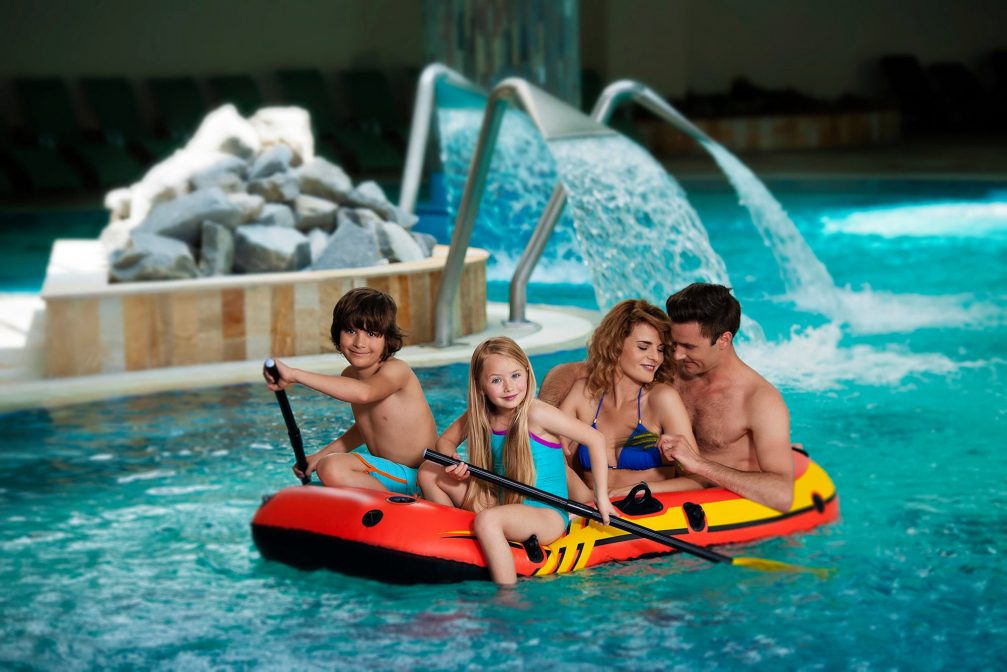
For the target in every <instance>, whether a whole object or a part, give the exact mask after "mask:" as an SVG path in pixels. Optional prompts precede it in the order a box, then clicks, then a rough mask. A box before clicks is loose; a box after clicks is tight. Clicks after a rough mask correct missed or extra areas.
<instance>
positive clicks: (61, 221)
mask: <svg viewBox="0 0 1007 672" xmlns="http://www.w3.org/2000/svg"><path fill="white" fill-rule="evenodd" d="M106 224H108V213H107V212H106V211H104V210H102V209H100V208H88V207H81V208H76V209H62V210H15V211H0V249H2V250H3V251H4V263H3V264H0V292H38V291H39V290H40V289H42V281H43V280H44V279H45V269H46V266H47V265H48V263H49V252H50V251H51V249H52V241H53V240H55V239H56V238H97V237H98V234H99V233H100V232H101V230H102V228H104V226H105V225H106Z"/></svg>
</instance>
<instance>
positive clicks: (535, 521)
mask: <svg viewBox="0 0 1007 672" xmlns="http://www.w3.org/2000/svg"><path fill="white" fill-rule="evenodd" d="M473 529H474V530H475V533H476V537H477V538H478V539H479V544H480V546H482V549H483V554H484V555H485V556H486V564H487V565H489V570H490V576H491V577H492V578H493V580H494V581H495V582H497V583H498V584H501V585H510V584H513V583H516V582H517V572H516V571H515V569H514V555H513V553H512V552H511V548H510V544H509V543H508V540H514V541H524V540H525V539H527V538H528V537H530V536H531V535H533V534H534V535H537V536H538V539H539V542H541V543H543V544H550V543H552V542H554V541H556V540H557V539H558V538H559V537H560V535H562V534H563V532H565V531H566V521H565V520H563V516H561V515H560V514H559V512H557V511H555V510H554V509H547V508H542V507H537V506H527V505H525V504H507V505H504V506H494V507H493V508H490V509H486V510H485V511H481V512H480V513H479V514H478V515H476V519H475V523H474V525H473Z"/></svg>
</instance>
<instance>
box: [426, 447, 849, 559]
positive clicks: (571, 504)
mask: <svg viewBox="0 0 1007 672" xmlns="http://www.w3.org/2000/svg"><path fill="white" fill-rule="evenodd" d="M423 459H425V460H430V461H431V462H434V463H435V464H439V465H441V466H444V467H450V466H453V465H456V464H461V460H456V459H454V458H453V457H448V456H447V455H445V454H443V453H438V452H437V451H435V450H429V449H428V450H424V451H423ZM468 468H469V473H470V474H472V475H473V476H475V477H476V478H479V479H482V480H484V481H487V482H489V483H493V484H494V485H499V486H500V487H503V488H507V489H508V490H513V491H514V492H517V493H519V494H521V495H524V496H525V497H531V498H532V499H535V500H538V501H540V502H543V503H545V504H549V505H551V506H555V507H556V508H559V509H563V510H564V511H566V512H567V513H572V514H575V515H578V516H581V517H582V518H588V519H590V520H594V521H596V522H599V523H600V522H602V520H601V514H600V513H598V510H597V509H595V508H593V507H591V506H587V505H586V504H581V503H580V502H575V501H573V500H572V499H566V498H564V497H559V496H557V495H554V494H552V493H551V492H546V491H545V490H539V489H538V488H534V487H532V486H530V485H525V484H524V483H518V482H517V481H513V480H511V479H509V478H506V477H504V476H498V475H497V474H494V473H493V472H491V471H486V470H484V469H480V468H479V467H473V466H472V465H471V464H469V465H468ZM608 524H609V527H614V528H616V529H617V530H622V531H623V532H629V533H630V534H635V535H637V536H638V537H643V538H644V539H648V540H650V541H654V542H657V543H659V544H664V545H665V546H670V547H671V548H674V549H675V550H678V551H681V552H683V553H689V554H690V555H695V556H696V557H698V558H703V559H704V560H709V561H710V562H722V563H725V564H728V565H739V566H742V567H749V568H751V569H758V570H761V571H767V572H779V571H791V572H811V573H813V574H816V575H817V576H819V577H820V578H825V577H827V576H828V575H829V570H827V569H820V568H812V567H801V566H799V565H791V564H789V563H786V562H779V561H777V560H764V559H762V558H743V557H731V556H729V555H724V554H723V553H718V552H717V551H714V550H711V549H709V548H704V547H703V546H697V545H696V544H693V543H690V542H688V541H683V540H681V539H678V538H676V537H673V536H671V535H667V534H662V533H661V532H658V531H657V530H652V529H650V528H647V527H644V526H642V525H638V524H636V523H634V522H632V521H629V520H626V519H625V518H620V517H619V516H610V517H609V523H608Z"/></svg>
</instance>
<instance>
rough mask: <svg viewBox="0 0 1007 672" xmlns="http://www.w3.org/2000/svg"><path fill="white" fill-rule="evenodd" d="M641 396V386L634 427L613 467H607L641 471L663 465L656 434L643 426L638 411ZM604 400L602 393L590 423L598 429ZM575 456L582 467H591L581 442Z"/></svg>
mask: <svg viewBox="0 0 1007 672" xmlns="http://www.w3.org/2000/svg"><path fill="white" fill-rule="evenodd" d="M642 397H643V388H642V387H641V388H640V393H639V394H637V395H636V428H635V429H634V430H633V433H632V434H630V435H629V438H628V439H626V443H624V444H623V446H622V450H621V451H620V452H619V460H618V462H617V464H616V465H615V466H614V467H611V466H610V467H609V469H632V470H633V471H642V470H644V469H653V468H654V467H661V466H664V460H663V459H662V458H661V451H660V450H659V449H658V447H657V439H658V436H657V434H655V433H654V432H652V431H650V430H649V429H647V428H646V427H644V426H643V415H642V413H641V411H640V399H641V398H642ZM604 401H605V395H604V394H602V395H601V399H599V400H598V408H597V409H596V410H595V412H594V421H593V422H592V423H591V426H592V427H594V428H595V429H598V414H599V413H601V404H602V402H604ZM577 458H578V459H579V460H580V464H581V466H583V467H584V469H590V468H591V454H590V453H589V452H588V449H587V446H585V445H584V444H583V443H582V444H580V445H579V446H577Z"/></svg>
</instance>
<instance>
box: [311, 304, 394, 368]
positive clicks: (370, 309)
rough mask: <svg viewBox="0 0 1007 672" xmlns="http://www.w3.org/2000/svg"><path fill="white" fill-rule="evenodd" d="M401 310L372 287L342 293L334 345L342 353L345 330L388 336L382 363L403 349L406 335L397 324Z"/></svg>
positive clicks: (334, 323) (336, 312)
mask: <svg viewBox="0 0 1007 672" xmlns="http://www.w3.org/2000/svg"><path fill="white" fill-rule="evenodd" d="M397 312H398V307H397V306H396V305H395V300H394V299H393V298H392V297H390V296H389V295H388V294H385V293H384V292H382V291H380V290H377V289H372V288H370V287H356V288H354V289H351V290H350V291H348V292H346V293H345V294H343V296H342V297H341V298H340V299H339V301H337V302H336V307H335V308H333V309H332V328H331V329H330V330H329V334H330V336H331V337H332V344H333V345H334V346H336V350H339V334H341V333H342V332H343V331H344V330H346V329H362V330H364V331H373V332H374V333H376V334H381V335H382V336H384V337H385V349H384V352H383V353H382V354H381V361H382V362H383V361H385V360H386V359H388V358H389V357H391V356H392V355H394V354H395V353H396V352H398V351H399V350H401V349H402V340H403V339H404V338H405V336H406V334H405V332H403V331H402V330H401V329H399V325H398V324H396V323H395V317H396V313H397Z"/></svg>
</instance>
